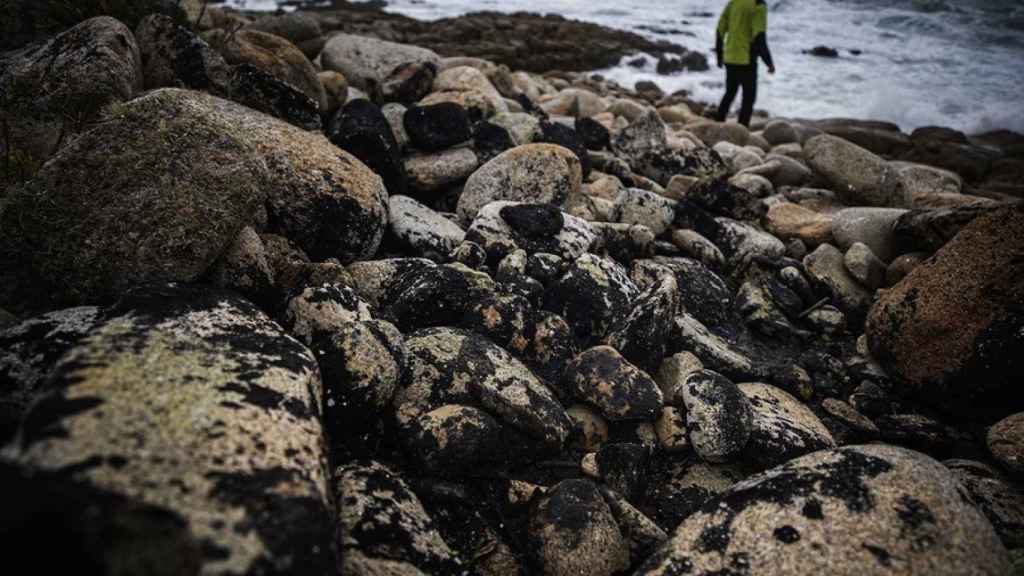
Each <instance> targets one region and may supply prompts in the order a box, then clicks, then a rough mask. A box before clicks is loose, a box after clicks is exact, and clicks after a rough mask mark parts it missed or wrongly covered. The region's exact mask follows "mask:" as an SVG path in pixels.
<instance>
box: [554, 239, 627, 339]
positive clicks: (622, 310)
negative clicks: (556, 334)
mask: <svg viewBox="0 0 1024 576" xmlns="http://www.w3.org/2000/svg"><path fill="white" fill-rule="evenodd" d="M638 292H639V291H638V290H637V287H636V285H635V284H633V282H632V280H630V279H629V277H628V276H627V274H626V271H625V270H624V269H623V268H622V267H621V266H620V265H618V264H616V263H615V262H614V261H611V260H608V259H605V258H601V257H599V256H595V255H593V254H584V255H583V256H580V257H579V258H577V259H576V260H575V261H574V262H573V263H572V264H570V265H569V268H568V270H567V271H566V273H565V274H564V275H563V276H562V277H561V278H560V279H559V280H558V281H557V282H555V284H554V285H552V286H550V287H548V289H547V290H546V291H545V292H544V298H543V300H544V302H543V307H544V309H545V310H549V311H551V312H554V313H555V314H558V315H560V316H562V317H563V318H565V320H566V322H568V323H569V326H570V327H572V329H573V334H574V335H575V336H576V339H577V342H579V343H580V344H581V345H582V346H587V345H593V344H595V343H597V342H600V341H601V339H602V338H604V337H605V336H606V335H607V334H608V332H609V330H611V328H612V325H613V323H614V322H615V321H616V320H617V319H618V318H622V317H624V316H626V315H627V314H628V313H629V312H628V311H629V310H631V309H632V302H633V299H634V298H636V296H637V293H638Z"/></svg>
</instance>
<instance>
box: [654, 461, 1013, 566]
mask: <svg viewBox="0 0 1024 576" xmlns="http://www.w3.org/2000/svg"><path fill="white" fill-rule="evenodd" d="M962 492H963V488H962V487H961V485H960V483H959V482H958V481H957V480H956V478H955V477H954V476H953V475H952V474H951V473H950V472H949V470H948V469H946V468H945V467H944V466H942V465H941V464H939V463H938V462H936V461H934V460H932V459H931V458H929V457H927V456H925V455H924V454H921V453H919V452H913V451H910V450H906V449H903V448H896V447H893V446H884V445H874V446H849V447H846V448H840V449H838V450H823V451H820V452H815V453H813V454H809V455H807V456H803V457H801V458H798V459H796V460H791V461H790V462H787V463H786V464H783V465H781V466H778V467H776V468H773V469H771V470H768V471H767V472H764V473H762V474H758V475H756V476H753V477H751V478H748V479H746V480H744V481H742V482H740V483H738V484H735V485H733V486H732V487H731V488H729V489H728V490H726V491H725V492H724V493H723V494H721V495H720V496H719V497H717V498H715V499H712V500H711V501H710V502H708V503H707V505H705V506H704V507H703V508H701V509H700V510H699V511H698V512H696V513H694V514H693V515H691V516H689V517H688V518H687V519H686V520H684V521H683V523H682V524H681V525H679V527H678V528H676V531H675V534H674V535H673V536H672V539H671V540H669V541H668V542H667V543H666V544H665V545H664V546H663V547H662V548H661V550H660V551H658V552H655V553H654V554H653V555H652V556H651V557H650V558H649V559H648V560H647V562H646V563H644V565H643V566H642V567H641V568H640V569H639V570H638V571H637V572H635V574H637V575H638V576H639V575H643V576H654V575H659V576H668V575H674V574H694V575H711V574H722V573H723V572H724V573H737V572H738V573H741V574H743V573H746V574H781V575H791V574H792V575H795V574H818V573H829V574H848V575H862V576H863V575H874V574H878V575H882V574H893V573H906V574H936V575H950V576H952V575H954V574H1009V573H1010V560H1009V556H1008V554H1007V552H1006V549H1005V548H1004V547H1003V544H1002V543H1001V542H1000V541H999V538H998V537H997V536H996V533H995V531H994V530H993V529H992V525H991V524H989V522H988V520H986V519H985V517H984V516H982V514H981V513H980V512H979V511H978V510H977V509H976V508H975V507H974V506H973V505H972V504H971V502H970V501H969V500H968V499H967V498H965V497H964V496H963V494H962Z"/></svg>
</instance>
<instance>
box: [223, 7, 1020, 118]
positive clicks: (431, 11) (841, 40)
mask: <svg viewBox="0 0 1024 576" xmlns="http://www.w3.org/2000/svg"><path fill="white" fill-rule="evenodd" d="M767 2H768V44H769V46H770V48H771V51H772V55H773V57H774V59H775V65H776V68H777V72H776V74H775V75H774V76H769V75H768V74H767V70H766V69H765V67H764V66H763V65H762V66H761V74H760V79H761V81H760V84H759V88H758V101H757V107H758V108H763V109H766V110H768V111H769V112H771V114H772V115H774V116H785V117H795V118H824V117H836V116H842V117H852V118H867V119H875V120H888V121H891V122H895V123H896V124H898V125H899V126H900V127H901V128H903V129H904V130H908V131H909V130H912V129H913V128H916V127H919V126H926V125H941V126H950V127H953V128H957V129H960V130H963V131H965V132H968V133H978V132H984V131H988V130H994V129H999V128H1005V129H1010V130H1015V131H1018V132H1024V0H961V1H955V0H767ZM231 3H233V4H235V5H244V6H245V7H246V8H249V9H269V8H273V7H275V2H273V1H272V0H234V1H233V2H231ZM725 3H726V0H635V1H629V2H627V1H623V0H520V1H507V0H501V1H499V0H391V1H389V3H388V8H387V10H388V11H391V12H397V13H401V14H405V15H408V16H411V17H414V18H418V19H421V20H436V19H439V18H445V17H450V16H458V15H460V14H465V13H467V12H474V11H481V10H492V11H500V12H515V11H529V12H539V13H556V14H561V15H563V16H566V17H568V18H574V19H578V20H586V21H591V22H596V23H598V24H603V25H605V26H610V27H614V28H620V29H625V30H630V31H633V32H636V33H638V34H642V35H644V36H646V37H649V38H652V39H664V40H668V41H671V42H675V43H677V44H681V45H683V46H686V47H687V48H689V49H691V50H697V51H700V52H702V53H704V54H705V55H706V56H707V57H708V62H709V63H710V64H711V70H709V71H707V72H688V71H685V72H681V73H679V74H676V75H672V76H663V75H659V74H657V73H656V72H655V65H656V62H657V58H656V57H654V56H653V55H646V56H647V58H646V64H645V65H644V66H643V67H640V68H636V67H633V66H630V65H629V64H628V63H627V62H628V61H630V60H633V59H634V58H635V57H628V58H624V59H623V61H622V62H621V63H620V64H619V65H618V66H614V67H612V68H608V69H605V70H599V71H596V72H599V73H600V74H602V75H604V76H605V77H606V78H610V79H613V80H615V81H617V82H619V83H620V84H622V85H625V86H630V87H631V86H633V84H634V83H635V82H636V81H638V80H653V81H654V82H656V83H657V84H658V85H659V86H660V87H661V88H662V89H663V90H665V91H666V92H672V91H675V90H680V89H685V90H687V91H689V92H690V94H691V95H692V96H693V97H694V98H696V99H698V100H703V101H707V102H717V100H718V99H719V98H720V97H721V93H722V90H723V84H724V82H723V80H724V74H723V72H722V71H721V70H719V69H717V68H716V67H715V62H714V49H713V48H714V41H715V25H716V24H717V20H718V14H719V13H720V11H721V10H722V8H723V7H724V6H725ZM818 45H824V46H828V47H830V48H835V49H837V50H838V51H839V57H838V58H835V59H827V58H821V57H816V56H811V55H809V54H805V53H804V51H806V50H809V49H811V48H813V47H815V46H818ZM855 52H856V54H855Z"/></svg>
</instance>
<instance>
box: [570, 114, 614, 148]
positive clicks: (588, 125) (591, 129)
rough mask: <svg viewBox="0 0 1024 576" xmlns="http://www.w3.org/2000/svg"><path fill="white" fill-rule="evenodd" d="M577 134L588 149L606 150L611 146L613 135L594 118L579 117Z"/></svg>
mask: <svg viewBox="0 0 1024 576" xmlns="http://www.w3.org/2000/svg"><path fill="white" fill-rule="evenodd" d="M576 134H578V135H579V137H580V140H582V141H583V145H584V146H586V147H587V149H588V150H604V149H606V148H608V147H609V146H611V141H612V136H611V133H610V132H608V129H607V128H605V127H604V125H603V124H601V123H600V122H598V121H597V120H594V119H593V118H577V119H576Z"/></svg>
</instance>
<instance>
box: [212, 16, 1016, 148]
mask: <svg viewBox="0 0 1024 576" xmlns="http://www.w3.org/2000/svg"><path fill="white" fill-rule="evenodd" d="M337 4H338V6H339V7H331V6H324V7H302V6H299V7H296V8H295V10H297V11H307V12H310V13H330V12H332V11H339V10H340V11H341V12H347V11H352V12H361V13H363V14H367V15H369V14H376V15H380V16H384V18H385V22H387V21H390V20H391V19H396V20H398V21H405V22H410V21H411V22H415V23H418V24H414V25H412V26H411V28H420V29H423V28H427V27H429V25H430V24H431V23H435V22H439V23H440V25H441V26H451V25H453V24H455V23H456V22H458V21H465V22H466V23H467V24H469V25H471V26H474V27H477V28H481V29H484V30H486V29H488V27H489V25H490V24H491V23H490V22H480V15H488V14H489V15H491V16H492V18H494V19H495V20H501V19H509V20H511V19H512V18H513V16H514V15H527V16H529V17H532V18H541V17H542V16H543V14H542V13H539V12H524V11H517V12H487V11H482V12H468V13H466V14H461V15H458V16H452V17H440V18H437V19H431V20H418V19H416V18H414V17H410V16H406V15H404V14H402V13H397V12H388V11H387V6H384V7H377V6H373V5H369V6H363V5H360V4H359V3H356V4H354V5H353V4H352V3H348V2H345V1H341V2H338V3H337ZM228 9H229V10H235V9H234V8H228ZM237 11H238V12H239V13H241V14H249V15H250V16H253V17H258V16H259V15H261V14H262V15H265V14H268V13H273V12H274V11H273V10H268V11H263V10H257V11H252V10H237ZM556 17H557V18H564V17H562V16H556ZM568 20H569V21H570V22H574V23H578V24H583V25H585V26H587V27H593V28H592V29H594V30H598V29H603V30H605V31H606V32H607V31H615V32H618V33H622V34H626V35H630V36H634V37H639V38H643V39H644V41H645V42H650V43H658V42H665V43H667V44H668V46H666V47H667V48H671V50H670V51H669V52H665V53H666V54H669V55H670V56H671V55H672V54H675V53H676V52H675V51H677V50H689V48H687V47H686V44H685V43H683V44H682V45H679V44H673V43H672V42H671V41H669V40H665V39H664V38H661V37H660V36H659V35H653V36H650V35H645V34H640V33H638V32H635V31H631V30H629V29H627V28H620V27H614V26H608V25H605V24H599V23H594V22H585V21H581V20H572V19H568ZM346 29H348V30H351V31H353V32H356V33H371V34H373V26H372V25H371V26H369V27H368V28H362V27H356V28H346ZM444 33H445V32H441V34H442V35H443V34H444ZM384 36H385V39H391V40H397V41H400V42H401V41H407V42H409V43H412V44H418V45H424V46H426V47H431V48H435V49H436V47H437V46H436V44H435V43H431V42H428V43H423V42H417V40H416V38H415V36H416V33H413V34H403V33H401V32H399V33H398V34H394V35H392V32H391V31H388V32H387V33H385V34H384ZM627 46H630V48H627V49H626V50H624V51H621V52H619V53H618V54H617V55H618V56H619V59H618V60H614V58H612V57H610V56H609V58H611V59H610V60H608V61H606V62H605V64H604V65H600V66H593V65H592V66H589V67H586V66H582V67H571V68H558V67H557V66H555V67H548V66H545V65H544V64H543V61H542V60H541V59H538V60H537V61H536V62H526V60H525V59H523V58H519V59H517V61H516V62H515V63H516V64H518V65H517V66H513V68H517V69H524V70H530V71H536V72H547V71H554V70H559V69H570V70H573V71H580V72H590V73H594V74H606V73H608V72H613V71H616V70H624V69H626V68H628V65H627V64H626V62H627V61H628V60H630V59H633V58H637V57H640V58H644V57H645V54H646V57H648V59H650V60H651V62H652V63H656V62H657V60H658V57H659V55H660V53H659V51H658V50H656V49H655V50H650V51H648V52H645V51H644V50H643V49H642V46H643V42H636V40H635V39H634V40H632V41H631V42H630V43H628V44H627ZM807 48H808V50H804V53H807V52H809V51H810V50H809V49H810V48H811V47H810V46H808V47H807ZM439 52H440V53H442V54H444V53H445V52H444V51H443V50H439ZM456 52H458V49H454V50H451V52H450V53H452V54H454V53H456ZM692 53H693V54H694V58H695V59H696V60H695V63H696V64H697V65H698V66H699V67H700V68H703V67H704V66H706V65H707V64H708V62H709V59H710V57H709V56H707V55H705V54H704V51H694V52H692ZM484 56H485V57H488V58H489V59H492V60H496V61H498V62H499V63H500V62H501V59H500V58H498V59H495V58H493V57H491V56H493V55H484ZM818 59H820V58H818ZM818 59H813V60H812V62H813V61H814V60H818ZM524 62H526V65H524ZM820 64H821V65H829V64H832V62H831V60H824V61H822V62H820ZM651 66H653V64H652V65H651ZM675 74H677V75H676V76H674V77H675V78H679V76H678V74H679V73H678V72H676V73H675ZM681 74H683V75H685V74H687V72H686V71H683V72H681ZM643 78H644V79H650V80H653V81H654V82H656V83H663V84H664V83H668V84H672V83H673V82H671V79H672V78H673V76H672V75H666V74H662V73H658V74H656V75H655V74H654V73H653V70H652V71H651V72H646V73H644V74H643ZM659 79H660V81H659ZM720 80H722V81H721V82H720V83H721V84H722V88H721V90H724V72H722V79H720ZM626 87H627V88H630V87H629V86H626ZM721 90H719V92H720V91H721ZM701 91H702V92H703V91H704V89H702V90H701ZM701 102H702V103H704V104H715V103H716V102H715V101H709V100H708V99H707V98H705V99H703V100H701ZM760 112H763V113H767V114H768V115H769V116H771V115H773V114H774V113H776V112H777V111H775V110H772V109H770V108H762V109H760ZM778 118H780V119H786V118H799V119H801V120H805V121H806V120H811V121H819V120H821V121H825V120H829V119H836V118H851V119H856V120H858V121H881V119H880V118H878V117H876V116H873V115H871V114H861V115H850V113H849V112H848V111H847V112H839V113H835V114H830V115H823V116H812V117H807V116H792V115H786V114H779V115H778ZM886 121H888V120H886ZM981 122H984V120H981ZM945 125H947V124H944V123H942V122H938V123H934V124H928V123H925V124H921V125H919V126H916V127H910V128H907V129H906V133H908V134H909V133H910V132H912V131H913V130H914V129H916V128H924V127H928V126H945ZM1004 130H1007V131H1013V130H1011V129H1009V128H1005V127H986V128H984V129H979V130H978V131H977V132H969V131H968V132H965V133H967V134H968V135H969V136H975V135H983V134H986V133H991V132H999V131H1004ZM1017 132H1019V131H1017Z"/></svg>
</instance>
